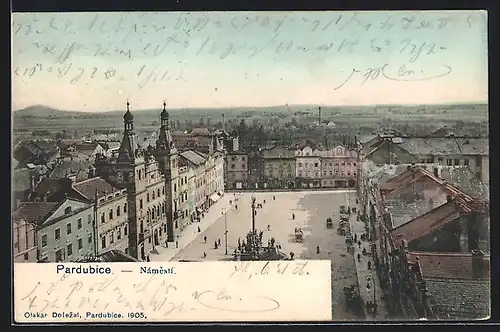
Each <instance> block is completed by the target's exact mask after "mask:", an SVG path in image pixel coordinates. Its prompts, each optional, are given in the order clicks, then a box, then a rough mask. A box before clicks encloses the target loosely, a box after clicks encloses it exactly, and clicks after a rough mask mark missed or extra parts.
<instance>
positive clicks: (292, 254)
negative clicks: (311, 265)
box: [290, 252, 295, 261]
mask: <svg viewBox="0 0 500 332" xmlns="http://www.w3.org/2000/svg"><path fill="white" fill-rule="evenodd" d="M294 256H295V254H294V253H293V252H291V253H290V260H292V261H293V257H294Z"/></svg>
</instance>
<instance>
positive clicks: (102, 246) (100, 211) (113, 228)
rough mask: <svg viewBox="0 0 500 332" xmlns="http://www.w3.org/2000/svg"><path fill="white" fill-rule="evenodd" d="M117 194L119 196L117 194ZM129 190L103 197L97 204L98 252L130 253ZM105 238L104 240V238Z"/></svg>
mask: <svg viewBox="0 0 500 332" xmlns="http://www.w3.org/2000/svg"><path fill="white" fill-rule="evenodd" d="M116 195H117V196H116ZM127 208H128V207H127V191H126V190H125V189H124V190H121V191H118V192H115V193H112V194H111V195H107V196H106V197H101V198H99V200H98V204H97V214H96V215H97V220H96V221H95V222H96V225H97V234H96V240H97V242H96V246H97V253H98V254H100V253H102V252H104V251H108V250H119V251H123V252H126V253H128V251H129V250H128V248H129V241H128V231H129V229H128V212H127ZM103 238H104V240H103Z"/></svg>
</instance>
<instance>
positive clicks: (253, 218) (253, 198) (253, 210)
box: [252, 196, 255, 232]
mask: <svg viewBox="0 0 500 332" xmlns="http://www.w3.org/2000/svg"><path fill="white" fill-rule="evenodd" d="M252 232H255V196H252Z"/></svg>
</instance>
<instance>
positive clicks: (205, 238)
mask: <svg viewBox="0 0 500 332" xmlns="http://www.w3.org/2000/svg"><path fill="white" fill-rule="evenodd" d="M203 240H205V243H207V236H206V235H205V237H204V238H203Z"/></svg>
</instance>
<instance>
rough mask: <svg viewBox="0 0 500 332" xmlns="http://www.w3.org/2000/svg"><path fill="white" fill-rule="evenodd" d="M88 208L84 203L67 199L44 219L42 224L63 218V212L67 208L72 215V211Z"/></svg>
mask: <svg viewBox="0 0 500 332" xmlns="http://www.w3.org/2000/svg"><path fill="white" fill-rule="evenodd" d="M88 206H89V205H88V204H86V203H84V202H80V201H76V200H73V199H67V200H66V201H65V202H64V203H62V204H61V206H59V207H58V208H57V209H56V210H55V211H54V212H53V213H52V214H51V215H50V216H49V217H48V218H47V219H45V222H44V224H45V223H48V222H50V221H51V220H54V219H57V218H60V217H63V216H64V215H65V214H66V213H65V211H66V209H67V208H71V212H70V213H73V212H74V211H77V210H79V209H83V208H85V207H88Z"/></svg>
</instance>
